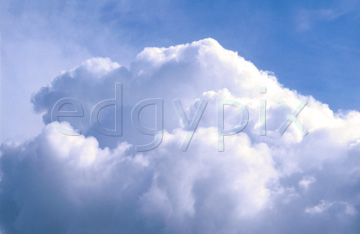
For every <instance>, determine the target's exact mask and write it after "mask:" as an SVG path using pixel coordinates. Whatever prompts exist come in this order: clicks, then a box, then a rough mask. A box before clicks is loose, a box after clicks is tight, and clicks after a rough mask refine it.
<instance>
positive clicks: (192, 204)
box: [0, 39, 360, 233]
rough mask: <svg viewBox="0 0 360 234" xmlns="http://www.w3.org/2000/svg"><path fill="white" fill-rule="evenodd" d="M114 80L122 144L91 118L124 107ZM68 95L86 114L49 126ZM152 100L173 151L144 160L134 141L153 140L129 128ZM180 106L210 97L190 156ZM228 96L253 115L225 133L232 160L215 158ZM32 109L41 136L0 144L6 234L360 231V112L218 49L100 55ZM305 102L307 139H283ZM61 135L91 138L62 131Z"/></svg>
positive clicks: (42, 94)
mask: <svg viewBox="0 0 360 234" xmlns="http://www.w3.org/2000/svg"><path fill="white" fill-rule="evenodd" d="M116 82H120V83H122V85H123V95H122V96H123V97H122V102H123V113H122V116H123V119H122V121H123V135H122V136H121V137H114V136H104V135H102V134H99V133H98V132H97V131H96V130H95V129H94V126H93V125H92V124H91V121H90V113H91V110H92V108H93V107H94V106H95V105H96V104H97V103H99V102H100V101H103V100H105V99H111V98H114V97H115V83H116ZM263 87H266V92H264V88H263ZM259 90H262V92H259ZM65 97H71V98H75V99H77V100H78V101H79V102H80V103H81V105H82V107H83V109H84V116H83V117H81V118H80V117H76V118H74V117H67V118H63V119H62V120H65V121H67V122H62V123H61V125H59V123H58V122H53V123H52V119H51V111H52V108H53V105H54V104H55V103H56V102H57V101H58V100H59V99H61V98H65ZM147 98H162V99H163V101H164V136H163V141H162V143H161V144H160V145H159V147H157V148H156V149H155V150H152V151H148V152H136V151H135V150H134V146H135V145H139V144H146V143H149V142H150V141H151V140H152V139H153V136H145V135H144V134H141V133H139V132H138V131H137V130H136V129H135V128H134V126H133V125H132V124H131V120H130V116H131V109H132V108H133V106H134V105H135V104H136V103H138V102H139V101H141V100H144V99H147ZM175 98H177V99H179V100H180V101H181V104H182V106H183V108H184V110H185V112H186V116H187V118H188V119H190V120H191V119H192V118H193V116H194V114H195V112H196V109H197V108H198V106H199V103H200V100H206V101H208V104H207V106H206V109H205V111H204V113H203V116H202V118H201V119H200V123H199V127H198V129H197V131H196V132H195V134H194V136H193V139H192V141H191V142H190V144H189V148H188V150H187V151H186V152H183V151H181V150H180V146H181V144H182V143H183V140H184V139H185V137H186V134H187V132H186V131H185V130H183V127H184V126H183V124H182V123H181V122H180V121H179V117H178V115H177V112H176V109H175V108H174V105H173V103H172V100H173V99H175ZM219 99H232V100H237V101H239V102H240V103H242V104H243V105H244V106H246V107H247V109H248V112H249V123H248V125H247V126H246V128H245V129H244V131H242V132H241V133H239V134H237V135H232V136H226V137H225V140H224V142H225V151H224V152H218V151H217V147H218V129H217V127H218V123H217V121H218V113H217V111H218V110H217V100H219ZM260 100H266V102H267V111H266V119H267V135H266V136H262V135H260V124H259V112H260V110H259V105H260ZM32 102H33V104H34V107H35V110H36V111H38V112H39V113H42V114H43V120H44V123H45V124H46V127H45V128H44V130H43V131H42V132H41V133H40V134H39V135H38V136H36V137H34V138H33V139H30V140H28V141H27V142H24V143H13V142H6V143H3V144H2V146H1V158H0V163H1V164H0V165H1V182H0V221H1V228H2V230H3V231H4V232H5V233H264V232H267V233H357V230H359V228H360V226H359V222H358V221H359V217H360V216H359V204H360V196H359V192H360V188H359V182H360V160H359V153H360V113H359V112H356V111H349V112H346V113H344V112H338V113H333V111H331V110H330V109H329V108H328V106H327V105H325V104H322V103H320V102H318V101H316V100H314V99H313V98H312V97H306V96H302V95H300V94H298V93H297V92H296V91H293V90H289V89H286V88H284V87H283V86H282V85H281V84H279V83H278V81H277V80H276V78H275V77H274V75H273V74H271V73H269V72H264V71H259V70H258V69H257V68H256V67H255V66H254V65H253V64H252V63H250V62H248V61H246V60H244V59H243V58H242V57H240V56H238V55H237V54H236V53H235V52H232V51H228V50H226V49H224V48H222V47H221V46H220V45H219V44H218V43H217V42H216V41H215V40H213V39H205V40H201V41H198V42H193V43H191V44H186V45H178V46H174V47H170V48H146V49H144V50H143V51H142V52H141V53H140V54H139V55H138V56H137V58H136V59H135V60H134V61H133V63H132V64H131V66H130V67H129V68H126V67H123V66H121V65H119V64H117V63H115V62H112V61H110V60H109V59H106V58H93V59H90V60H88V61H86V62H84V63H83V64H82V65H81V66H79V67H76V68H74V69H73V70H71V71H68V72H64V73H62V74H61V75H60V76H58V77H57V78H56V79H54V81H53V82H52V83H51V84H50V85H48V86H46V87H43V88H42V89H41V90H40V91H39V92H38V93H37V94H35V95H34V96H33V98H32ZM279 102H280V103H281V102H286V105H284V104H279ZM304 102H307V105H306V106H305V108H304V109H303V110H302V111H301V112H300V113H299V114H298V116H297V117H298V120H299V123H300V124H301V125H302V126H303V127H304V128H305V129H306V130H307V131H308V132H309V134H307V135H306V136H304V134H303V132H301V131H300V130H299V128H297V125H296V124H295V123H292V124H291V125H290V126H289V128H288V129H286V131H285V133H284V134H283V135H282V136H281V135H280V134H279V132H278V129H279V127H280V126H281V125H282V124H283V122H284V121H285V120H286V118H287V115H288V109H291V110H295V109H296V108H297V107H298V106H299V105H300V104H301V103H304ZM287 106H288V107H287ZM64 108H66V107H64ZM67 108H71V107H67ZM145 109H146V110H145ZM145 109H144V110H143V112H142V114H141V115H142V116H140V117H141V118H142V119H141V120H142V121H143V122H142V123H143V124H144V125H147V126H153V124H154V120H155V119H154V113H153V111H154V110H153V109H151V108H150V107H149V108H145ZM69 110H70V109H69ZM117 117H118V116H117ZM239 118H241V115H239V110H237V109H236V108H235V107H234V108H233V107H229V108H227V109H226V111H225V128H226V129H229V128H232V127H234V126H235V125H236V124H237V123H238V122H239ZM99 120H100V122H101V123H102V124H103V127H108V128H112V127H114V122H115V118H114V109H113V108H110V107H106V108H104V109H103V110H102V111H101V112H100V115H99ZM68 122H69V123H70V124H69V123H68ZM59 126H61V127H62V128H63V129H67V130H70V131H73V130H72V129H79V130H81V133H82V135H80V136H67V135H64V134H62V133H60V132H59V129H58V128H59ZM298 126H299V125H298Z"/></svg>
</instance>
